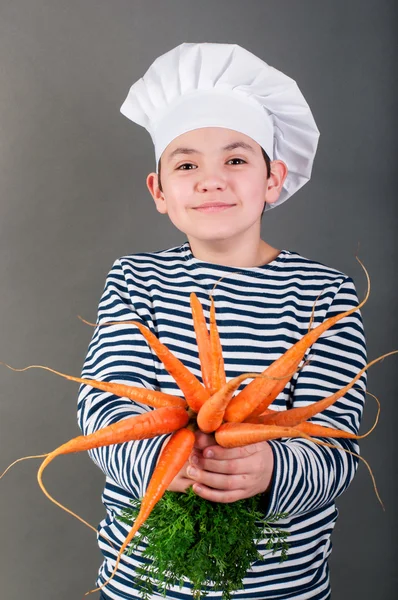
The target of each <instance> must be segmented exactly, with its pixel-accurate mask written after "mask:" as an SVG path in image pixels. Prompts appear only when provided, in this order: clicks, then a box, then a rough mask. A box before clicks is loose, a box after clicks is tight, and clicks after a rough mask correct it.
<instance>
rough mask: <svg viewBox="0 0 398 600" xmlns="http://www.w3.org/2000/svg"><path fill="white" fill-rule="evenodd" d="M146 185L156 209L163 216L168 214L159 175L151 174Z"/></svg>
mask: <svg viewBox="0 0 398 600" xmlns="http://www.w3.org/2000/svg"><path fill="white" fill-rule="evenodd" d="M146 185H147V188H148V190H149V191H150V194H151V196H152V198H153V199H154V201H155V204H156V209H157V210H158V211H159V212H160V213H162V214H163V215H165V214H167V205H166V199H165V196H164V194H163V192H161V191H160V188H159V177H158V175H157V174H156V173H149V175H148V177H147V178H146Z"/></svg>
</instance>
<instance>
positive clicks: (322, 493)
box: [78, 242, 366, 600]
mask: <svg viewBox="0 0 398 600" xmlns="http://www.w3.org/2000/svg"><path fill="white" fill-rule="evenodd" d="M220 277H222V280H221V281H219V282H218V283H217V286H216V288H215V290H214V293H213V296H214V299H215V306H216V312H217V324H218V329H219V333H220V339H221V343H222V347H223V356H224V361H225V371H226V376H227V379H228V380H229V379H230V378H232V377H235V376H236V375H239V374H240V373H242V372H245V371H246V372H247V371H255V372H259V373H260V372H262V371H263V370H264V369H265V368H266V367H267V366H268V365H269V364H270V363H271V362H272V361H274V360H275V359H277V358H278V357H279V356H281V354H283V353H284V352H285V351H286V350H287V349H288V348H290V347H291V346H292V345H293V344H294V343H295V342H296V341H297V340H299V339H300V338H301V337H302V336H303V335H304V334H305V333H306V332H307V331H308V327H309V323H310V319H311V311H312V309H313V305H314V303H315V302H316V305H315V312H314V322H313V326H314V325H317V324H319V323H321V322H322V321H324V319H325V318H326V317H329V316H332V315H334V314H338V313H340V312H343V311H346V310H348V309H349V308H351V307H353V306H355V305H356V304H358V298H357V294H356V290H355V286H354V283H353V281H352V279H351V278H350V277H348V276H347V275H344V273H341V272H339V271H337V270H335V269H332V268H330V267H328V266H325V265H323V264H321V263H318V262H314V261H312V260H309V259H307V258H304V257H302V256H301V255H299V254H298V253H296V252H293V251H289V250H282V251H281V252H280V253H279V255H278V256H277V257H276V258H275V259H274V260H273V261H272V262H270V263H268V264H266V265H262V266H259V267H252V268H234V267H229V266H222V265H217V264H212V263H208V262H204V261H201V260H199V259H197V258H196V257H194V256H193V254H192V251H191V247H190V245H189V243H188V242H185V243H183V244H182V245H180V246H176V247H173V248H170V249H167V250H162V251H159V252H145V253H140V254H134V255H129V256H124V257H122V258H120V259H119V260H117V261H116V262H115V263H114V265H113V267H112V269H111V271H110V273H109V275H108V277H107V280H106V284H105V289H104V292H103V295H102V298H101V300H100V303H99V310H98V322H99V323H104V322H107V321H113V320H118V321H127V320H132V319H139V320H140V321H141V322H142V323H144V324H145V325H146V326H147V327H149V328H150V329H151V331H152V332H154V333H155V334H156V336H157V337H158V338H159V339H160V340H161V341H162V342H163V343H164V344H165V345H166V346H168V348H170V350H171V351H172V352H173V353H174V354H175V355H176V356H177V357H178V358H179V359H180V360H181V361H182V362H183V363H184V364H185V365H186V366H187V367H188V368H189V369H190V370H191V372H192V373H194V374H195V375H196V377H197V378H198V379H199V380H200V381H202V379H201V371H200V363H199V358H198V353H197V345H196V338H195V333H194V329H193V322H192V317H191V308H190V299H189V296H190V293H191V292H195V293H196V294H197V296H198V298H199V300H200V301H201V303H202V305H203V307H204V312H205V316H206V319H207V322H208V319H209V308H210V301H209V294H210V292H211V291H212V290H213V286H214V284H215V283H216V282H217V281H218V280H219V279H220ZM318 296H319V298H318ZM317 298H318V299H317ZM304 358H305V359H308V358H309V359H310V360H309V361H306V364H305V366H303V367H302V368H301V369H299V370H298V371H297V372H296V374H295V375H294V376H293V377H292V379H291V381H290V382H289V384H288V385H286V387H285V389H284V390H283V392H281V393H280V394H279V396H278V397H277V399H276V400H275V401H274V403H273V405H272V406H273V408H276V409H278V410H286V409H289V408H290V407H292V406H305V405H308V404H310V403H312V402H314V401H317V400H319V399H321V398H324V397H325V396H328V395H330V394H332V393H334V392H335V391H336V390H338V389H340V388H341V387H343V386H344V385H346V384H347V383H348V382H349V381H350V380H351V379H352V378H353V377H354V376H355V375H356V374H357V373H358V371H359V370H360V369H361V368H362V367H363V366H364V365H365V364H366V346H365V338H364V332H363V325H362V319H361V315H360V312H359V311H355V313H354V314H352V315H350V316H349V317H345V318H344V319H342V320H341V321H339V322H338V323H337V324H335V325H334V326H333V327H332V328H330V329H329V330H328V331H326V332H325V333H324V334H323V335H322V336H321V337H320V338H319V339H318V341H317V342H315V343H314V344H313V345H312V347H311V348H310V349H309V350H308V352H307V353H306V356H305V357H304ZM82 377H87V378H94V379H100V380H104V381H116V382H120V383H126V382H128V383H130V384H131V385H135V386H140V387H144V388H148V389H153V390H160V391H163V392H167V393H169V394H174V395H176V396H180V397H182V392H181V390H180V389H179V388H178V387H177V384H176V383H175V381H174V379H173V378H172V377H171V376H170V375H169V374H168V373H167V371H166V370H165V369H164V367H163V364H162V363H161V362H160V361H159V360H158V358H157V357H156V355H155V354H154V353H153V352H152V351H151V349H150V347H149V346H148V344H147V342H146V341H145V340H144V338H143V337H142V335H141V334H140V333H139V331H138V329H137V328H136V327H134V326H133V325H122V326H121V325H112V326H109V327H102V328H101V327H99V328H97V329H96V330H95V332H94V335H93V338H92V340H91V343H90V346H89V349H88V353H87V357H86V360H85V363H84V367H83V372H82ZM246 383H247V382H244V383H243V384H242V385H241V387H240V388H239V389H243V388H244V387H245V385H246ZM365 388H366V374H364V375H362V377H361V378H360V379H359V380H358V382H357V383H356V384H355V386H354V387H353V388H352V389H351V390H350V391H349V392H348V393H347V394H346V395H345V396H344V398H341V399H339V400H338V401H337V402H336V403H335V404H334V405H333V406H332V407H330V408H329V409H327V410H325V411H324V412H323V413H322V414H320V415H317V416H316V417H314V418H313V421H314V422H315V423H319V424H321V425H322V424H323V425H327V426H330V427H335V428H340V429H343V430H345V431H351V432H355V433H356V432H358V429H359V425H360V420H361V416H362V411H363V403H364V396H365ZM148 410H152V409H151V408H150V407H148V406H144V405H142V404H140V403H137V402H132V401H130V400H127V399H125V398H118V397H116V396H114V395H112V394H110V393H104V392H99V391H96V390H93V389H92V388H91V387H89V386H85V385H82V386H81V388H80V391H79V398H78V422H79V426H80V428H81V430H82V432H83V433H84V434H88V433H92V432H93V431H96V430H97V429H99V428H102V427H105V426H106V425H109V424H111V423H114V422H116V421H119V420H121V419H124V418H126V417H129V416H132V415H139V414H142V413H144V412H146V411H148ZM168 437H169V436H158V437H156V438H154V439H150V440H141V441H133V442H128V443H123V444H117V445H113V446H108V447H105V448H98V449H95V450H92V451H90V452H89V454H90V457H91V458H92V460H93V461H94V462H95V463H96V464H97V466H98V467H99V468H100V469H101V470H102V471H103V472H104V474H105V476H106V480H105V488H104V491H103V495H102V501H103V503H104V506H105V508H106V516H105V518H104V519H103V520H102V521H101V523H100V524H99V528H98V531H99V533H100V534H104V535H105V536H106V537H107V538H109V539H110V540H111V541H112V543H113V545H114V548H112V546H111V545H110V544H109V543H108V542H107V541H106V540H105V539H104V538H103V537H101V536H100V535H99V536H98V544H99V547H100V549H101V551H102V553H103V556H104V561H103V563H102V565H101V567H100V569H99V574H98V580H97V584H98V585H99V584H101V583H104V581H105V580H106V579H108V578H109V576H110V575H111V573H112V571H113V568H114V565H115V560H116V556H117V552H118V550H119V548H120V546H121V545H122V543H123V541H124V540H125V538H126V536H127V533H128V532H129V527H128V526H127V525H125V524H124V523H121V522H120V521H119V520H117V519H116V515H117V514H119V513H120V512H121V510H122V509H124V508H126V507H129V506H130V504H129V500H130V499H131V498H140V497H142V496H143V495H144V493H145V490H146V487H147V485H148V482H149V480H150V478H151V475H152V472H153V469H154V467H155V465H156V462H157V459H158V457H159V454H160V452H161V450H162V447H163V446H164V444H165V443H166V442H167V440H168ZM333 443H334V444H335V445H336V446H340V447H342V448H346V449H349V450H353V451H354V452H358V445H357V443H356V442H355V441H352V440H333ZM270 444H271V447H272V450H273V454H274V473H273V479H272V484H271V491H270V495H269V501H268V505H267V506H266V507H265V508H264V510H265V514H267V515H268V514H273V513H276V512H286V513H288V517H287V518H286V519H285V520H283V521H280V522H279V523H280V524H281V525H282V526H283V527H286V528H287V529H288V531H289V532H290V535H289V544H290V548H289V552H288V560H287V561H285V562H283V563H280V556H279V553H276V554H271V553H270V552H269V551H267V550H266V548H265V545H264V544H261V543H260V544H259V552H260V553H261V555H262V557H263V559H262V560H258V561H257V562H255V563H254V564H253V565H252V567H251V568H250V570H249V571H248V572H247V575H246V577H245V579H244V588H243V589H242V590H240V591H239V592H236V593H235V594H234V598H237V599H243V598H245V599H247V598H255V599H256V600H260V599H262V598H267V599H279V600H281V599H283V600H284V599H287V598H294V599H295V600H308V599H313V600H326V599H327V598H329V597H330V583H329V571H328V562H327V559H328V557H329V555H330V553H331V539H330V538H331V533H332V530H333V528H334V525H335V522H336V519H337V516H338V509H337V508H336V506H335V502H334V500H335V498H336V497H337V496H339V495H340V494H341V493H342V492H343V491H344V490H345V489H346V488H347V486H348V485H349V484H350V482H351V480H352V478H353V476H354V474H355V471H356V467H357V464H358V460H357V459H356V458H354V457H353V456H352V455H350V454H348V453H347V452H344V451H342V450H340V449H332V448H328V447H325V446H320V445H316V444H314V443H313V442H311V441H307V440H304V439H299V438H289V439H281V440H274V441H271V442H270ZM243 526H244V524H242V527H243ZM142 548H143V547H142V546H140V547H139V549H138V550H137V552H136V553H135V554H133V555H132V556H131V557H127V556H126V555H124V557H123V560H122V561H121V563H120V565H119V568H118V571H117V573H116V575H115V577H114V578H113V579H112V580H111V582H110V583H109V584H108V585H107V587H106V588H105V593H106V595H107V597H109V598H111V599H114V600H116V599H118V600H119V599H124V600H132V599H134V598H139V597H140V596H139V593H138V592H137V590H135V589H134V583H133V578H134V572H135V569H136V567H137V565H140V564H141V563H142V557H141V552H142ZM190 589H191V588H190V584H189V582H188V581H187V582H186V584H185V585H184V586H183V587H182V588H179V587H175V588H171V589H170V590H169V592H168V595H167V598H175V599H177V598H179V599H184V600H185V599H188V598H192V595H191V592H190ZM208 591H209V594H208V596H207V598H208V599H209V600H213V599H215V598H221V592H214V591H212V590H211V589H209V590H208ZM160 597H161V596H160V595H158V594H154V595H153V596H152V598H160Z"/></svg>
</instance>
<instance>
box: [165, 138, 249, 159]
mask: <svg viewBox="0 0 398 600" xmlns="http://www.w3.org/2000/svg"><path fill="white" fill-rule="evenodd" d="M235 148H243V149H244V150H249V152H253V154H254V153H255V150H254V148H253V146H250V144H246V142H232V144H228V145H227V146H224V148H221V150H222V151H225V152H227V151H229V150H235ZM177 154H203V152H200V151H199V150H195V148H185V147H183V146H180V147H179V148H176V149H175V150H173V152H172V153H171V154H170V156H169V158H168V162H170V161H171V159H172V158H174V156H176V155H177Z"/></svg>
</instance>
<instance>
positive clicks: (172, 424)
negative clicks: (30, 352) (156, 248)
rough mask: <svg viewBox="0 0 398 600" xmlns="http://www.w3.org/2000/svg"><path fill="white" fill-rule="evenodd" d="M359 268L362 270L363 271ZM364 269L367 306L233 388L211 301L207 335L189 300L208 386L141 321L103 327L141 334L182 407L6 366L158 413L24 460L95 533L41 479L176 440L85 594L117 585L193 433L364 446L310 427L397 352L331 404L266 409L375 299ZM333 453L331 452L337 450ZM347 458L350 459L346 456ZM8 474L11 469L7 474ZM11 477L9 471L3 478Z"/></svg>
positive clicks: (194, 301)
mask: <svg viewBox="0 0 398 600" xmlns="http://www.w3.org/2000/svg"><path fill="white" fill-rule="evenodd" d="M358 260H359V259H358ZM359 262H360V261H359ZM360 264H361V265H362V263H360ZM362 267H363V269H364V271H365V274H366V277H367V281H368V290H367V294H366V296H365V298H364V300H363V301H362V302H361V303H360V304H359V305H357V306H354V307H352V308H351V309H350V310H347V311H345V312H343V313H340V314H338V315H335V316H334V317H330V318H328V319H326V320H325V321H324V322H323V323H321V324H320V325H318V326H317V327H314V328H311V325H312V320H313V316H312V317H311V322H310V325H309V330H308V333H307V334H306V335H304V336H303V337H302V338H301V339H300V340H299V341H298V342H296V343H295V344H294V345H293V346H292V347H291V348H289V350H287V351H286V352H285V353H284V354H283V355H282V356H281V357H279V358H278V359H277V360H275V361H274V362H273V363H272V364H271V365H270V366H269V367H267V368H266V369H265V370H264V371H263V372H262V373H243V374H241V375H239V376H238V377H235V378H233V379H231V380H230V381H228V382H227V381H226V376H225V370H224V361H223V355H222V348H221V343H220V338H219V333H218V329H217V325H216V316H215V306H214V300H213V297H211V307H210V327H209V331H208V329H207V324H206V319H205V316H204V313H203V308H202V305H201V304H200V302H199V300H198V298H197V296H196V295H195V294H194V293H192V294H191V295H190V304H191V310H192V317H193V324H194V329H195V334H196V340H197V346H198V354H199V358H200V364H201V372H202V380H203V384H202V383H201V382H200V381H199V380H198V379H197V378H196V377H195V376H194V375H193V374H192V373H191V372H190V371H189V370H188V369H187V368H186V367H185V366H184V364H183V363H182V362H181V361H180V360H179V359H178V358H177V357H176V356H174V355H173V354H172V352H171V351H170V350H169V349H168V348H167V347H166V346H165V345H164V344H162V343H161V342H160V340H159V339H158V338H157V337H156V336H155V335H154V334H153V333H152V332H151V331H150V330H149V329H148V328H147V327H145V326H144V325H143V324H142V323H140V322H139V321H127V322H126V321H122V322H120V321H116V322H113V321H112V322H107V323H104V324H103V325H105V326H109V325H120V324H123V325H126V324H132V325H135V326H136V327H138V329H139V330H140V332H141V334H142V335H143V336H144V338H145V339H146V341H147V342H148V344H149V345H150V347H151V348H152V350H153V351H154V352H155V354H156V355H157V356H158V358H159V359H160V360H161V361H162V362H163V364H164V366H165V368H166V370H167V371H168V372H169V373H170V375H171V376H172V377H173V378H174V379H175V381H176V383H177V384H178V386H179V388H180V389H181V391H182V392H183V395H184V399H181V398H178V397H176V396H173V395H170V394H166V393H162V392H156V391H152V390H147V389H142V388H138V387H134V386H129V385H122V384H118V383H112V382H103V381H97V380H91V379H84V378H79V377H73V376H70V375H65V374H63V373H60V372H58V371H54V370H53V369H50V368H49V367H44V366H41V365H31V366H29V367H25V368H24V369H13V368H12V367H10V366H9V365H6V366H7V367H9V368H11V369H12V370H15V371H25V370H27V369H31V368H41V369H46V370H48V371H51V372H53V373H56V374H57V375H60V376H62V377H65V378H67V379H69V380H72V381H75V382H78V383H81V384H86V385H89V386H91V387H93V388H95V389H99V390H103V391H107V392H111V393H112V394H114V395H116V396H121V397H127V398H130V399H131V400H137V401H138V402H140V403H142V404H146V405H148V406H150V407H152V408H153V409H154V410H151V411H149V412H147V413H145V414H143V415H139V416H134V417H130V418H126V419H123V420H122V421H119V422H117V423H114V424H112V425H109V426H108V427H104V428H103V429H101V430H98V431H96V432H95V433H92V434H89V435H81V436H78V437H76V438H73V439H71V440H70V441H68V442H66V443H64V444H62V445H61V446H59V447H58V448H56V449H55V450H53V451H52V452H50V453H48V454H44V455H39V456H36V457H25V458H39V457H45V460H44V461H43V462H42V464H41V466H40V468H39V471H38V475H37V478H38V482H39V485H40V487H41V489H42V490H43V492H44V493H45V494H46V496H47V497H48V498H49V499H50V500H51V501H53V502H54V503H56V504H57V505H58V506H60V507H61V508H63V509H65V510H67V512H69V513H70V514H72V515H73V516H75V517H77V518H78V519H79V520H80V521H82V522H83V523H85V524H86V525H88V526H89V527H91V528H92V529H94V528H93V527H92V526H91V525H89V524H88V523H86V521H84V520H83V519H81V518H80V517H78V516H77V515H75V513H73V512H72V511H70V510H69V509H67V508H65V507H64V506H62V504H60V503H59V502H57V501H56V500H54V498H52V497H51V496H50V494H49V493H48V492H47V490H46V489H45V487H44V485H43V482H42V475H43V471H44V469H45V468H46V467H47V465H48V464H49V463H50V462H51V461H52V460H54V458H55V457H57V456H59V455H60V454H68V453H73V452H81V451H83V450H91V449H93V448H98V447H100V446H109V445H112V444H120V443H123V442H128V441H132V440H140V439H144V438H153V437H155V436H158V435H164V434H171V435H170V439H169V441H168V443H167V445H166V446H165V447H164V449H163V452H162V453H161V455H160V458H159V461H158V463H157V466H156V468H155V470H154V472H153V475H152V478H151V481H150V483H149V485H148V488H147V491H146V493H145V496H144V497H143V499H142V502H141V508H140V512H139V514H138V516H137V518H136V520H135V523H134V525H133V527H132V529H131V531H130V532H129V534H128V535H127V537H126V539H125V541H124V543H123V545H122V546H121V548H120V551H119V553H118V556H117V560H116V564H115V567H114V570H113V573H112V575H111V577H110V578H109V579H108V581H107V582H106V583H105V584H103V585H102V586H100V587H99V588H96V589H95V590H91V591H90V592H87V594H89V593H92V592H94V591H97V590H99V589H102V588H103V587H105V586H106V585H107V584H108V583H109V581H110V580H111V579H112V578H113V577H114V575H115V573H116V571H117V569H118V566H119V562H120V560H121V557H122V555H123V553H124V551H125V550H126V548H127V546H128V545H129V543H130V542H131V540H132V538H133V537H134V535H135V533H136V532H137V531H138V529H139V528H140V527H141V525H142V524H143V523H144V522H145V521H146V519H147V518H148V516H149V515H150V513H151V511H152V510H153V508H154V506H155V505H156V504H157V502H159V500H160V499H161V498H162V496H163V495H164V493H165V491H166V489H167V488H168V486H169V485H170V483H171V481H172V480H173V479H174V477H175V476H176V475H177V473H178V472H179V471H180V470H181V469H182V467H183V465H184V464H185V462H186V461H187V460H188V458H189V456H190V454H191V451H192V449H193V447H194V442H195V434H194V431H195V430H196V429H198V428H199V429H200V430H201V431H203V432H205V433H213V432H214V433H215V438H216V441H217V443H218V444H220V445H221V446H223V447H226V448H232V447H237V446H244V445H247V444H253V443H256V442H260V441H264V440H271V439H278V438H291V437H301V438H305V439H307V440H311V441H313V442H314V443H319V444H324V445H331V444H328V443H327V442H323V441H321V440H319V439H316V438H319V437H323V438H325V437H326V438H339V437H341V438H351V439H359V438H361V437H364V436H360V435H355V434H353V433H348V432H344V431H340V430H338V429H333V428H330V427H324V426H322V425H316V424H314V423H311V422H309V421H308V419H310V418H311V417H313V416H315V415H316V414H318V413H319V412H321V411H322V410H324V409H326V408H328V407H329V406H331V405H332V404H333V403H334V402H336V401H337V400H338V399H339V398H341V397H342V396H343V395H344V394H345V393H346V392H347V391H348V390H349V389H350V388H351V387H352V386H353V385H354V384H355V382H356V381H357V380H358V379H359V378H360V377H361V375H362V374H363V372H364V371H365V370H366V369H367V368H369V367H370V366H371V365H373V364H374V363H376V362H378V361H380V360H382V359H383V358H385V357H386V356H389V355H391V354H395V353H396V352H398V351H394V352H389V353H388V354H384V355H383V356H381V357H379V358H377V359H375V360H373V361H372V362H370V363H368V364H367V365H366V366H365V367H364V368H363V369H361V370H360V371H359V373H358V374H357V375H356V376H355V377H354V378H353V379H352V381H351V382H350V383H349V384H348V385H346V386H345V387H343V388H342V389H341V390H339V391H338V392H336V393H334V394H332V395H330V396H329V397H327V398H324V399H322V400H319V401H317V402H314V403H312V404H310V405H309V406H305V407H300V408H293V409H290V410H286V411H274V410H272V409H270V408H269V406H270V405H271V404H272V402H273V400H275V398H276V397H277V396H278V394H279V393H280V392H281V391H282V390H283V389H284V387H285V385H286V384H287V383H288V382H289V380H290V379H291V377H292V375H293V374H294V373H295V372H296V370H297V369H298V368H299V365H300V363H301V362H302V360H303V358H304V355H305V353H306V351H307V350H308V348H309V347H310V346H311V345H312V344H313V343H314V342H315V341H316V340H317V339H318V338H319V337H320V336H321V335H322V334H323V333H324V332H325V331H326V330H327V329H329V328H330V327H332V326H333V325H334V324H335V323H337V322H338V321H340V320H341V319H343V318H344V317H347V316H349V315H351V314H352V313H354V312H355V311H356V310H358V309H360V308H361V307H362V306H363V305H364V304H365V302H366V301H367V299H368V297H369V293H370V280H369V276H368V273H367V271H366V269H365V267H364V266H363V265H362ZM314 308H315V306H314ZM313 311H314V309H313ZM86 323H87V321H86ZM91 325H93V324H91ZM94 326H95V325H94ZM99 326H100V325H99ZM2 364H5V363H2ZM248 378H252V379H253V381H252V382H251V383H249V384H248V385H247V386H246V387H245V388H244V389H243V390H242V391H240V392H239V393H238V394H237V395H235V396H233V395H234V392H235V391H236V390H237V389H238V387H239V386H240V385H241V383H242V382H243V381H244V380H245V379H248ZM332 447H334V446H333V445H332ZM346 452H349V451H348V450H346ZM359 458H360V457H359ZM19 460H24V459H19ZM362 460H363V459H362ZM15 462H18V461H15ZM365 462H366V461H365ZM12 464H15V463H12ZM366 464H367V463H366ZM11 466H12V465H10V467H11ZM10 467H8V469H9V468H10ZM8 469H6V471H7V470H8ZM6 471H5V472H6ZM5 472H4V473H3V475H4V474H5ZM3 475H2V476H3ZM372 477H373V476H372ZM373 481H374V479H373ZM375 489H376V487H375ZM376 493H377V489H376ZM378 497H379V496H378ZM379 500H380V498H379ZM380 502H381V501H380ZM94 530H95V529H94ZM95 531H96V530H95Z"/></svg>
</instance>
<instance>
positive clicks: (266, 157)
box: [158, 148, 271, 218]
mask: <svg viewBox="0 0 398 600" xmlns="http://www.w3.org/2000/svg"><path fill="white" fill-rule="evenodd" d="M261 152H262V155H263V157H264V160H265V164H266V166H267V179H269V178H270V175H271V161H270V158H269V156H268V154H267V153H266V152H265V150H264V149H263V148H261ZM161 160H162V159H161V158H159V162H158V183H159V189H160V191H161V192H163V189H162V182H161V179H160V171H161ZM264 211H265V204H264V208H263V212H262V213H261V218H262V216H263V214H264Z"/></svg>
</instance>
